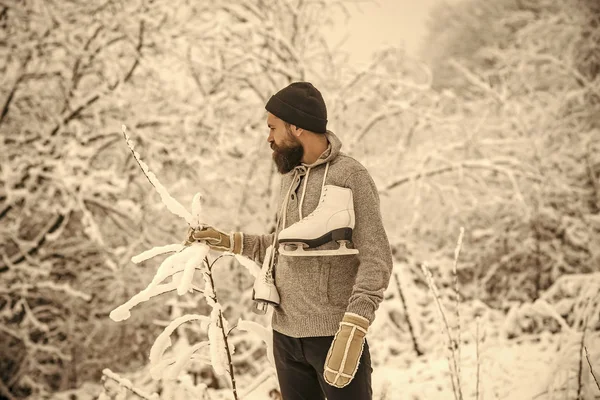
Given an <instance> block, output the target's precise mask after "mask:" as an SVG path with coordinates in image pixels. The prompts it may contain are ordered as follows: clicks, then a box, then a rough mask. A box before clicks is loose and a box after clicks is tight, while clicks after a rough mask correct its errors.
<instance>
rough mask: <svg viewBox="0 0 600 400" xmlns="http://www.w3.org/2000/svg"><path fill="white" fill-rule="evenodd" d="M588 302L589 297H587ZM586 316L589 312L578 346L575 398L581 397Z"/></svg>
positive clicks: (579, 399)
mask: <svg viewBox="0 0 600 400" xmlns="http://www.w3.org/2000/svg"><path fill="white" fill-rule="evenodd" d="M588 304H589V299H588ZM586 306H587V305H586ZM586 308H587V307H586ZM588 317H589V314H587V315H586V316H585V321H584V323H583V333H582V334H581V343H580V346H579V368H578V371H577V400H582V399H583V397H581V395H582V392H581V391H582V388H583V382H582V375H583V349H584V348H585V331H587V324H588Z"/></svg>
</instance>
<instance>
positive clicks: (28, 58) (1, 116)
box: [0, 8, 32, 124]
mask: <svg viewBox="0 0 600 400" xmlns="http://www.w3.org/2000/svg"><path fill="white" fill-rule="evenodd" d="M4 11H6V8H5V9H4ZM31 58H32V53H31V52H29V53H27V56H26V57H25V61H23V63H22V64H21V67H20V70H21V71H22V72H21V75H19V77H18V78H17V80H16V81H15V84H14V85H13V87H12V89H11V91H10V93H9V94H8V96H7V97H6V100H5V101H4V105H3V106H2V112H0V124H2V122H3V121H4V118H5V117H6V114H8V110H9V109H10V104H11V103H12V100H13V98H14V96H15V93H16V92H17V88H18V87H19V85H20V84H21V82H22V81H23V78H24V77H25V71H26V69H27V64H29V62H30V61H31Z"/></svg>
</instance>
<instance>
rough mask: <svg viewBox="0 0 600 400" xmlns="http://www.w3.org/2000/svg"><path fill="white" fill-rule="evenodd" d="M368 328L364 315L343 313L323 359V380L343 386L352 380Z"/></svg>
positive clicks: (338, 386)
mask: <svg viewBox="0 0 600 400" xmlns="http://www.w3.org/2000/svg"><path fill="white" fill-rule="evenodd" d="M368 329H369V320H368V319H366V318H365V317H361V316H360V315H357V314H354V313H349V312H347V313H346V314H344V318H343V319H342V322H340V327H339V328H338V331H337V333H336V334H335V337H334V338H333V342H332V343H331V347H329V352H328V353H327V358H326V359H325V370H324V372H323V377H324V378H325V382H327V383H328V384H330V385H331V386H335V387H337V388H343V387H344V386H346V385H348V384H349V383H350V382H351V381H352V379H353V378H354V374H355V373H356V370H357V369H358V362H359V360H360V356H361V355H362V352H363V346H364V344H365V336H366V334H367V330H368Z"/></svg>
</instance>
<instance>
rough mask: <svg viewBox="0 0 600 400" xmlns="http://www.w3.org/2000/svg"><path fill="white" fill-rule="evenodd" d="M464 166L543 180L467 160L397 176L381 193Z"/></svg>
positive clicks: (486, 163) (519, 172)
mask: <svg viewBox="0 0 600 400" xmlns="http://www.w3.org/2000/svg"><path fill="white" fill-rule="evenodd" d="M463 168H470V169H487V170H492V171H495V172H500V173H502V174H504V175H508V176H509V178H510V174H509V173H508V172H510V173H512V174H513V175H523V176H524V177H526V178H528V179H530V180H532V181H535V182H541V177H539V176H537V175H532V174H528V173H525V172H522V171H516V170H512V171H509V170H507V169H506V168H503V167H501V166H498V165H495V164H492V163H490V162H484V161H483V160H465V161H463V162H460V163H456V164H452V165H446V166H443V167H440V168H434V169H430V170H428V171H422V172H416V173H413V174H410V175H407V176H403V177H400V178H397V179H396V180H394V181H393V182H391V183H389V184H387V185H386V186H385V187H383V188H382V189H380V190H379V193H380V194H385V193H386V192H387V191H389V190H391V189H394V188H395V187H397V186H400V185H403V184H406V183H409V182H411V181H415V180H417V179H422V178H425V177H431V176H436V175H441V174H444V173H446V172H452V171H454V170H461V169H463Z"/></svg>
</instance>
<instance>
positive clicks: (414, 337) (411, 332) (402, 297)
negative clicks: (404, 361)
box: [392, 273, 423, 356]
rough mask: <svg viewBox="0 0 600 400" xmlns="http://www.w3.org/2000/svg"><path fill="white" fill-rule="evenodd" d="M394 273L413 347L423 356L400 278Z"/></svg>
mask: <svg viewBox="0 0 600 400" xmlns="http://www.w3.org/2000/svg"><path fill="white" fill-rule="evenodd" d="M392 275H393V276H394V281H395V282H396V287H397V288H398V294H399V295H400V301H402V308H404V319H405V320H406V324H407V325H408V331H409V332H410V338H411V339H412V342H413V348H414V349H415V353H417V356H422V355H423V352H422V351H421V349H420V348H419V343H417V338H416V336H415V333H414V331H413V326H412V323H411V322H410V318H409V315H408V307H406V300H405V299H404V293H403V292H402V287H401V286H400V279H399V278H398V275H397V274H395V273H392Z"/></svg>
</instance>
